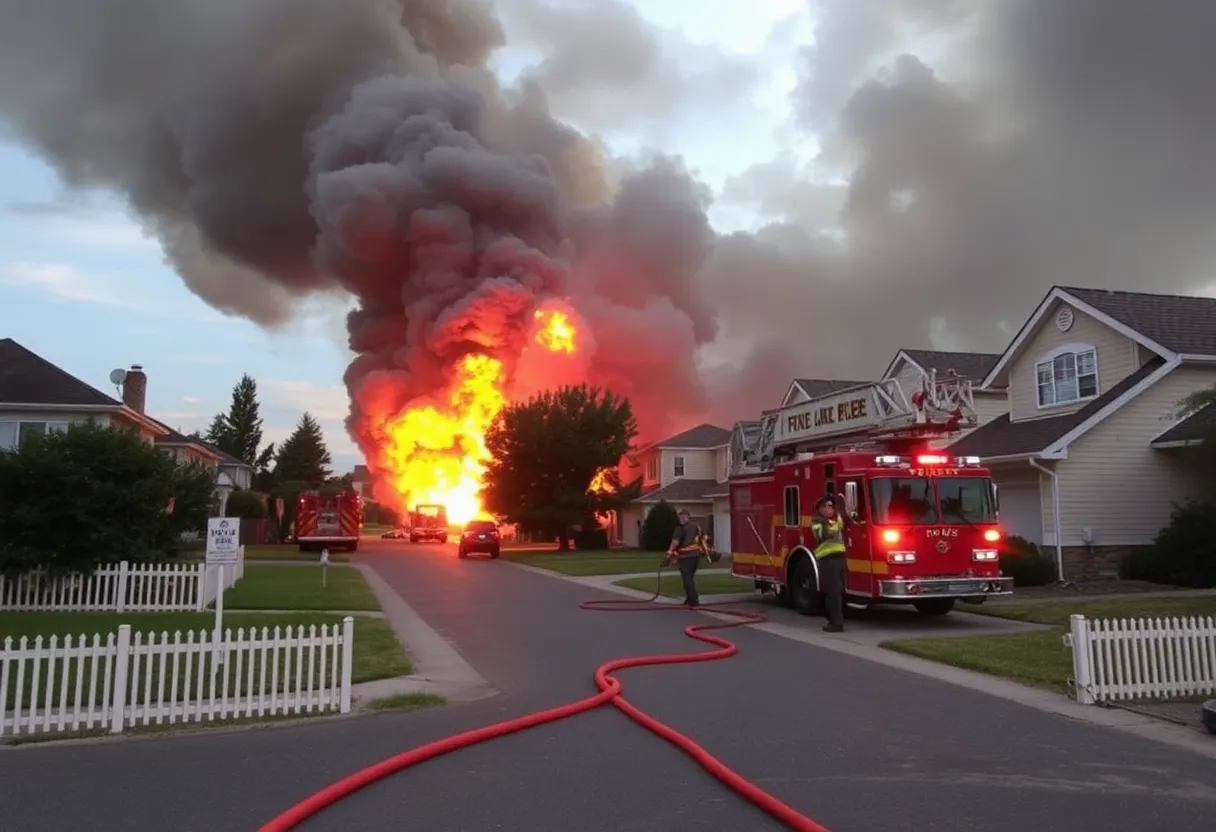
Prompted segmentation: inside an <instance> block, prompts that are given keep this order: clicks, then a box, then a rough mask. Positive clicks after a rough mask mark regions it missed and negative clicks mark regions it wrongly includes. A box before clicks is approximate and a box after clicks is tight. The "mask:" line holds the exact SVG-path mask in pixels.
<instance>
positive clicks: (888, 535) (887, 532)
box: [882, 529, 899, 543]
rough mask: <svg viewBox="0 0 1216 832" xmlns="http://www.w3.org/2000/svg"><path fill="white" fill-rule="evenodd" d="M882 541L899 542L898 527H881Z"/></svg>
mask: <svg viewBox="0 0 1216 832" xmlns="http://www.w3.org/2000/svg"><path fill="white" fill-rule="evenodd" d="M882 542H883V543H898V542H899V529H883V530H882Z"/></svg>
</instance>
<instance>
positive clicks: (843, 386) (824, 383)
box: [781, 378, 869, 406]
mask: <svg viewBox="0 0 1216 832" xmlns="http://www.w3.org/2000/svg"><path fill="white" fill-rule="evenodd" d="M862 384H869V382H868V381H848V380H845V379H832V378H796V379H794V380H793V381H792V382H790V386H789V389H787V390H786V391H785V397H784V398H782V399H781V404H782V406H784V405H785V403H786V402H788V401H789V400H790V395H791V394H792V393H793V392H794V389H795V388H797V389H799V390H801V391H802V393H803V395H805V396H806V397H807V398H808V399H817V398H819V397H820V396H830V395H831V394H832V393H835V392H837V391H839V390H847V389H849V388H850V387H859V386H860V385H862Z"/></svg>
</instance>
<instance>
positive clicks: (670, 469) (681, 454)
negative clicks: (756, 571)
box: [620, 424, 730, 551]
mask: <svg viewBox="0 0 1216 832" xmlns="http://www.w3.org/2000/svg"><path fill="white" fill-rule="evenodd" d="M729 443H730V431H728V430H726V429H724V428H720V427H718V426H716V425H708V424H705V425H698V426H697V427H695V428H690V429H689V430H686V431H684V432H683V433H679V434H677V435H675V436H672V437H670V438H669V439H665V440H663V441H662V442H655V443H654V444H651V445H646V446H644V447H642V448H640V449H638V450H637V451H636V452H634V453H633V454H630V455H629V457H627V458H626V461H625V462H624V464H623V469H624V470H622V472H621V479H622V480H623V481H625V482H629V481H633V480H636V479H638V478H639V477H641V480H642V496H641V497H639V498H638V499H636V500H634V501H633V503H632V504H631V505H629V506H628V507H627V508H625V509H623V510H622V511H621V517H620V537H621V542H622V543H624V544H625V545H626V546H638V545H640V542H641V531H642V521H643V520H645V518H646V514H647V512H649V511H650V509H651V507H652V506H654V505H655V504H656V503H658V502H659V501H660V500H666V501H667V502H668V503H670V504H671V505H672V506H674V507H675V508H676V509H677V510H679V509H682V508H686V509H688V511H689V513H690V514H691V515H692V517H693V520H694V521H695V522H697V523H699V524H700V525H701V527H702V528H703V529H705V530H706V531H707V532H708V533H709V534H710V537H711V538H712V540H713V542H714V546H715V547H717V546H719V545H722V546H725V547H726V548H729V545H730V508H729V505H728V503H727V489H726V484H725V483H726V478H727V472H728V471H729V470H730V459H729V453H730V448H729ZM723 551H725V550H723Z"/></svg>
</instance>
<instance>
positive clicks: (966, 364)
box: [900, 350, 1001, 381]
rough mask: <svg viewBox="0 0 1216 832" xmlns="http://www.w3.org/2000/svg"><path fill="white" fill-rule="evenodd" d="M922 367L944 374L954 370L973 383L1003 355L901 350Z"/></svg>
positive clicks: (988, 370)
mask: <svg viewBox="0 0 1216 832" xmlns="http://www.w3.org/2000/svg"><path fill="white" fill-rule="evenodd" d="M900 352H902V353H903V354H904V355H906V356H908V358H911V359H912V360H913V361H915V362H916V363H917V364H919V365H920V367H921V369H923V370H937V371H938V372H939V373H944V372H946V371H948V370H954V371H955V372H956V373H958V374H959V375H960V376H962V377H963V378H965V379H970V380H972V381H978V380H982V379H983V378H984V377H985V376H987V375H988V373H989V372H991V370H992V368H993V367H995V366H996V362H998V361H1000V360H1001V353H999V352H998V353H987V352H943V351H941V350H900Z"/></svg>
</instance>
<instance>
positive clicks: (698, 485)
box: [634, 480, 718, 503]
mask: <svg viewBox="0 0 1216 832" xmlns="http://www.w3.org/2000/svg"><path fill="white" fill-rule="evenodd" d="M717 487H718V483H717V482H716V481H715V480H676V481H675V482H670V483H668V484H667V485H665V486H663V487H662V488H656V489H654V490H653V491H650V492H648V493H646V494H643V495H642V496H641V497H638V498H637V499H636V500H634V502H635V503H657V502H658V501H659V500H666V501H667V502H669V503H693V502H701V501H709V500H710V497H709V496H708V495H709V494H710V493H711V492H712V491H713V489H715V488H717Z"/></svg>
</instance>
